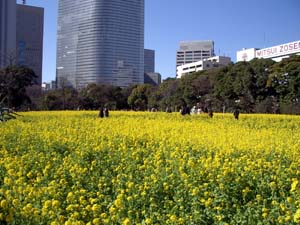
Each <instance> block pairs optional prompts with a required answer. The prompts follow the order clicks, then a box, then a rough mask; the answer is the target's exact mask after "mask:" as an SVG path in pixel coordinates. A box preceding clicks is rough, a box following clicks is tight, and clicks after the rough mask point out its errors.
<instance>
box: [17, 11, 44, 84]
mask: <svg viewBox="0 0 300 225" xmlns="http://www.w3.org/2000/svg"><path fill="white" fill-rule="evenodd" d="M16 36H17V40H16V49H17V55H18V57H17V64H18V65H22V66H26V67H29V68H30V69H32V70H33V71H34V72H35V74H36V75H37V80H36V81H37V84H38V85H41V84H42V67H43V36H44V9H43V8H40V7H33V6H28V5H17V32H16Z"/></svg>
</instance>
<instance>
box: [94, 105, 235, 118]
mask: <svg viewBox="0 0 300 225" xmlns="http://www.w3.org/2000/svg"><path fill="white" fill-rule="evenodd" d="M156 111H157V110H154V108H153V109H151V112H156ZM166 112H167V113H171V112H172V110H171V108H170V107H167V109H166ZM203 112H204V113H207V114H208V116H209V117H210V118H212V117H213V116H214V113H213V111H212V109H210V108H205V109H204V110H202V109H201V108H198V109H197V108H196V107H195V106H194V107H193V108H192V110H191V109H190V108H189V107H188V106H182V107H181V109H180V114H181V115H183V116H184V115H191V114H201V113H203ZM239 115H240V111H239V110H238V109H235V110H234V112H233V116H234V118H235V119H237V120H238V119H239ZM99 117H100V118H104V117H109V110H108V108H107V107H104V108H103V107H101V108H100V110H99Z"/></svg>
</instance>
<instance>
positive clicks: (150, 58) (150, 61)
mask: <svg viewBox="0 0 300 225" xmlns="http://www.w3.org/2000/svg"><path fill="white" fill-rule="evenodd" d="M144 72H145V73H154V72H155V51H154V50H151V49H144Z"/></svg>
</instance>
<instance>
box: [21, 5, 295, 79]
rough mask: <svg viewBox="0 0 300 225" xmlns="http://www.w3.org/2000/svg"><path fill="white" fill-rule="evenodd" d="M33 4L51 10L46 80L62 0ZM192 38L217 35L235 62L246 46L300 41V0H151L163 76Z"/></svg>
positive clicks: (151, 42) (149, 28) (148, 40)
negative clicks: (181, 46)
mask: <svg viewBox="0 0 300 225" xmlns="http://www.w3.org/2000/svg"><path fill="white" fill-rule="evenodd" d="M108 1H109V0H108ZM18 2H20V0H18ZM27 4H28V5H33V6H40V7H43V8H44V9H45V21H44V57H43V81H50V80H54V79H55V67H56V27H57V5H58V0H27ZM189 40H213V41H214V42H215V53H216V54H217V55H226V56H230V57H231V58H232V60H233V61H234V62H235V60H236V51H237V50H241V49H242V48H251V47H256V48H265V47H271V46H274V45H278V44H283V43H288V42H291V41H296V40H300V1H299V0H213V1H209V0H206V1H203V0H145V48H150V49H154V50H155V52H156V59H155V61H156V65H155V69H156V71H157V72H159V73H161V74H162V76H163V78H167V77H175V71H176V69H175V61H176V50H177V49H178V46H179V42H180V41H189Z"/></svg>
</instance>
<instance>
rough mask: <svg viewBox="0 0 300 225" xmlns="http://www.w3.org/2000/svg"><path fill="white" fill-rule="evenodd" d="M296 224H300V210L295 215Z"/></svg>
mask: <svg viewBox="0 0 300 225" xmlns="http://www.w3.org/2000/svg"><path fill="white" fill-rule="evenodd" d="M294 222H295V223H300V209H298V210H297V211H296V213H295V214H294Z"/></svg>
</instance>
